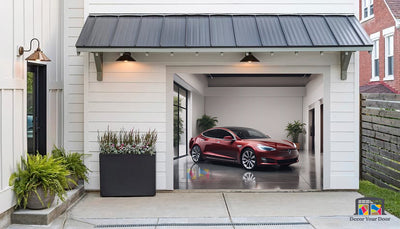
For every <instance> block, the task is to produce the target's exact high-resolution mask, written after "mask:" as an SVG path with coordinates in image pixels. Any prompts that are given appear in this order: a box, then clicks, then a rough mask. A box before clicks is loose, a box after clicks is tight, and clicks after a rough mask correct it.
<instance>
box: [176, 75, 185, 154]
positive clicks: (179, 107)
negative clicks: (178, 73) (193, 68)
mask: <svg viewBox="0 0 400 229" xmlns="http://www.w3.org/2000/svg"><path fill="white" fill-rule="evenodd" d="M174 86H176V87H177V88H178V91H177V93H178V104H177V105H176V104H175V103H173V107H178V118H179V117H180V110H181V109H183V110H185V113H186V114H185V116H186V122H185V124H186V125H185V127H184V128H185V129H186V138H185V139H186V142H185V146H186V148H185V152H186V153H185V155H179V142H178V146H177V147H178V156H175V152H174V159H178V158H181V157H186V156H187V155H188V136H189V135H188V100H189V99H188V98H189V91H188V90H187V89H186V88H184V87H182V86H181V85H179V84H178V83H176V82H174ZM173 88H174V87H173ZM173 90H174V89H173ZM181 90H183V91H184V92H185V98H186V99H185V106H184V107H183V106H179V101H180V91H181ZM174 115H175V114H174ZM174 124H175V123H174ZM174 124H173V125H174ZM176 124H177V125H179V124H178V123H176ZM177 129H179V127H178V128H177ZM174 136H175V133H174ZM174 141H175V139H174ZM174 150H175V149H174Z"/></svg>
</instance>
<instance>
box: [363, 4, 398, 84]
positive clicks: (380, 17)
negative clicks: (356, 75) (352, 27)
mask: <svg viewBox="0 0 400 229" xmlns="http://www.w3.org/2000/svg"><path fill="white" fill-rule="evenodd" d="M361 14H362V0H360V18H362V17H361V16H362V15H361ZM362 26H363V27H364V29H365V31H366V32H367V33H368V34H369V35H371V34H373V33H376V32H380V38H379V80H380V82H384V83H386V84H387V85H389V86H390V87H392V88H394V89H396V90H397V91H400V80H399V75H400V74H399V71H400V61H399V58H400V46H399V45H400V31H399V29H395V33H394V41H393V43H394V80H390V81H383V78H384V77H385V37H384V36H383V34H382V31H383V30H384V29H386V28H389V27H392V26H395V21H394V18H393V16H392V14H391V12H390V11H389V9H388V7H387V5H386V3H385V1H384V0H374V17H373V18H371V19H369V20H367V21H365V22H362ZM371 72H372V64H371V54H369V53H368V52H365V51H364V52H360V86H362V85H366V84H368V83H370V79H371Z"/></svg>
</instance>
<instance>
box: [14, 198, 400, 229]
mask: <svg viewBox="0 0 400 229" xmlns="http://www.w3.org/2000/svg"><path fill="white" fill-rule="evenodd" d="M359 197H362V196H361V195H360V194H359V193H357V192H304V193H303V192H298V193H284V192H279V193H265V192H262V193H256V192H170V193H157V195H156V196H155V197H136V198H102V197H100V196H99V193H88V194H87V195H86V196H85V197H84V198H83V199H82V200H81V201H80V202H78V203H77V204H76V205H75V206H74V207H72V208H71V209H69V211H68V212H67V213H66V214H64V215H62V216H61V217H59V218H58V219H57V220H56V221H54V222H53V223H52V224H51V225H49V226H40V227H38V226H35V227H31V226H22V225H11V226H10V227H9V229H17V228H21V229H28V228H29V229H31V228H68V229H70V228H149V229H150V228H153V229H154V228H180V229H184V228H219V229H228V228H372V227H373V228H385V229H386V228H400V220H399V219H398V218H396V217H394V216H391V215H386V216H382V218H386V219H388V220H389V221H378V219H377V220H376V221H365V220H366V218H365V217H358V216H357V217H355V216H352V215H353V214H354V211H355V206H354V201H355V199H356V198H359ZM351 216H352V217H353V218H352V219H353V220H354V219H356V218H358V219H360V218H361V219H364V221H351V218H350V217H351ZM370 218H377V217H372V216H371V217H370Z"/></svg>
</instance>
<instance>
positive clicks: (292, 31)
mask: <svg viewBox="0 0 400 229" xmlns="http://www.w3.org/2000/svg"><path fill="white" fill-rule="evenodd" d="M350 46H351V47H359V46H372V42H371V40H370V39H369V36H368V35H367V34H366V33H365V31H364V29H363V28H362V27H361V25H360V23H359V22H358V20H357V19H356V18H355V17H354V16H352V15H259V14H257V15H229V14H226V15H135V14H133V15H89V17H88V18H87V20H86V22H85V25H84V27H83V29H82V31H81V34H80V36H79V38H78V41H77V43H76V47H77V48H116V47H118V48H124V47H126V48H136V47H137V48H218V47H224V48H241V47H256V48H257V47H260V48H266V47H350Z"/></svg>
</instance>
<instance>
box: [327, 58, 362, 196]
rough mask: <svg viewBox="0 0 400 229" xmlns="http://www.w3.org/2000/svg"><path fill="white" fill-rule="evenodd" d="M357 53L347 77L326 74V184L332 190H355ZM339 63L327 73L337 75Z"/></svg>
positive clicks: (357, 106)
mask: <svg viewBox="0 0 400 229" xmlns="http://www.w3.org/2000/svg"><path fill="white" fill-rule="evenodd" d="M356 59H358V54H357V55H353V57H352V59H351V62H350V64H349V68H348V71H347V80H345V81H343V80H340V79H339V78H337V77H330V79H329V80H330V82H329V84H330V90H329V103H328V104H329V105H328V104H327V105H328V106H329V112H330V120H329V125H330V127H329V129H330V136H329V139H330V141H329V146H328V148H325V147H324V148H325V149H329V150H330V168H329V169H330V171H329V173H330V174H331V176H330V184H329V187H330V188H332V189H340V188H344V187H347V188H348V189H358V182H357V181H358V179H359V92H358V88H359V80H358V79H359V77H358V67H356V64H355V63H357V62H358V61H355V60H356ZM339 69H340V66H339V65H336V66H335V65H334V66H332V68H331V74H332V75H337V74H339Z"/></svg>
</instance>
